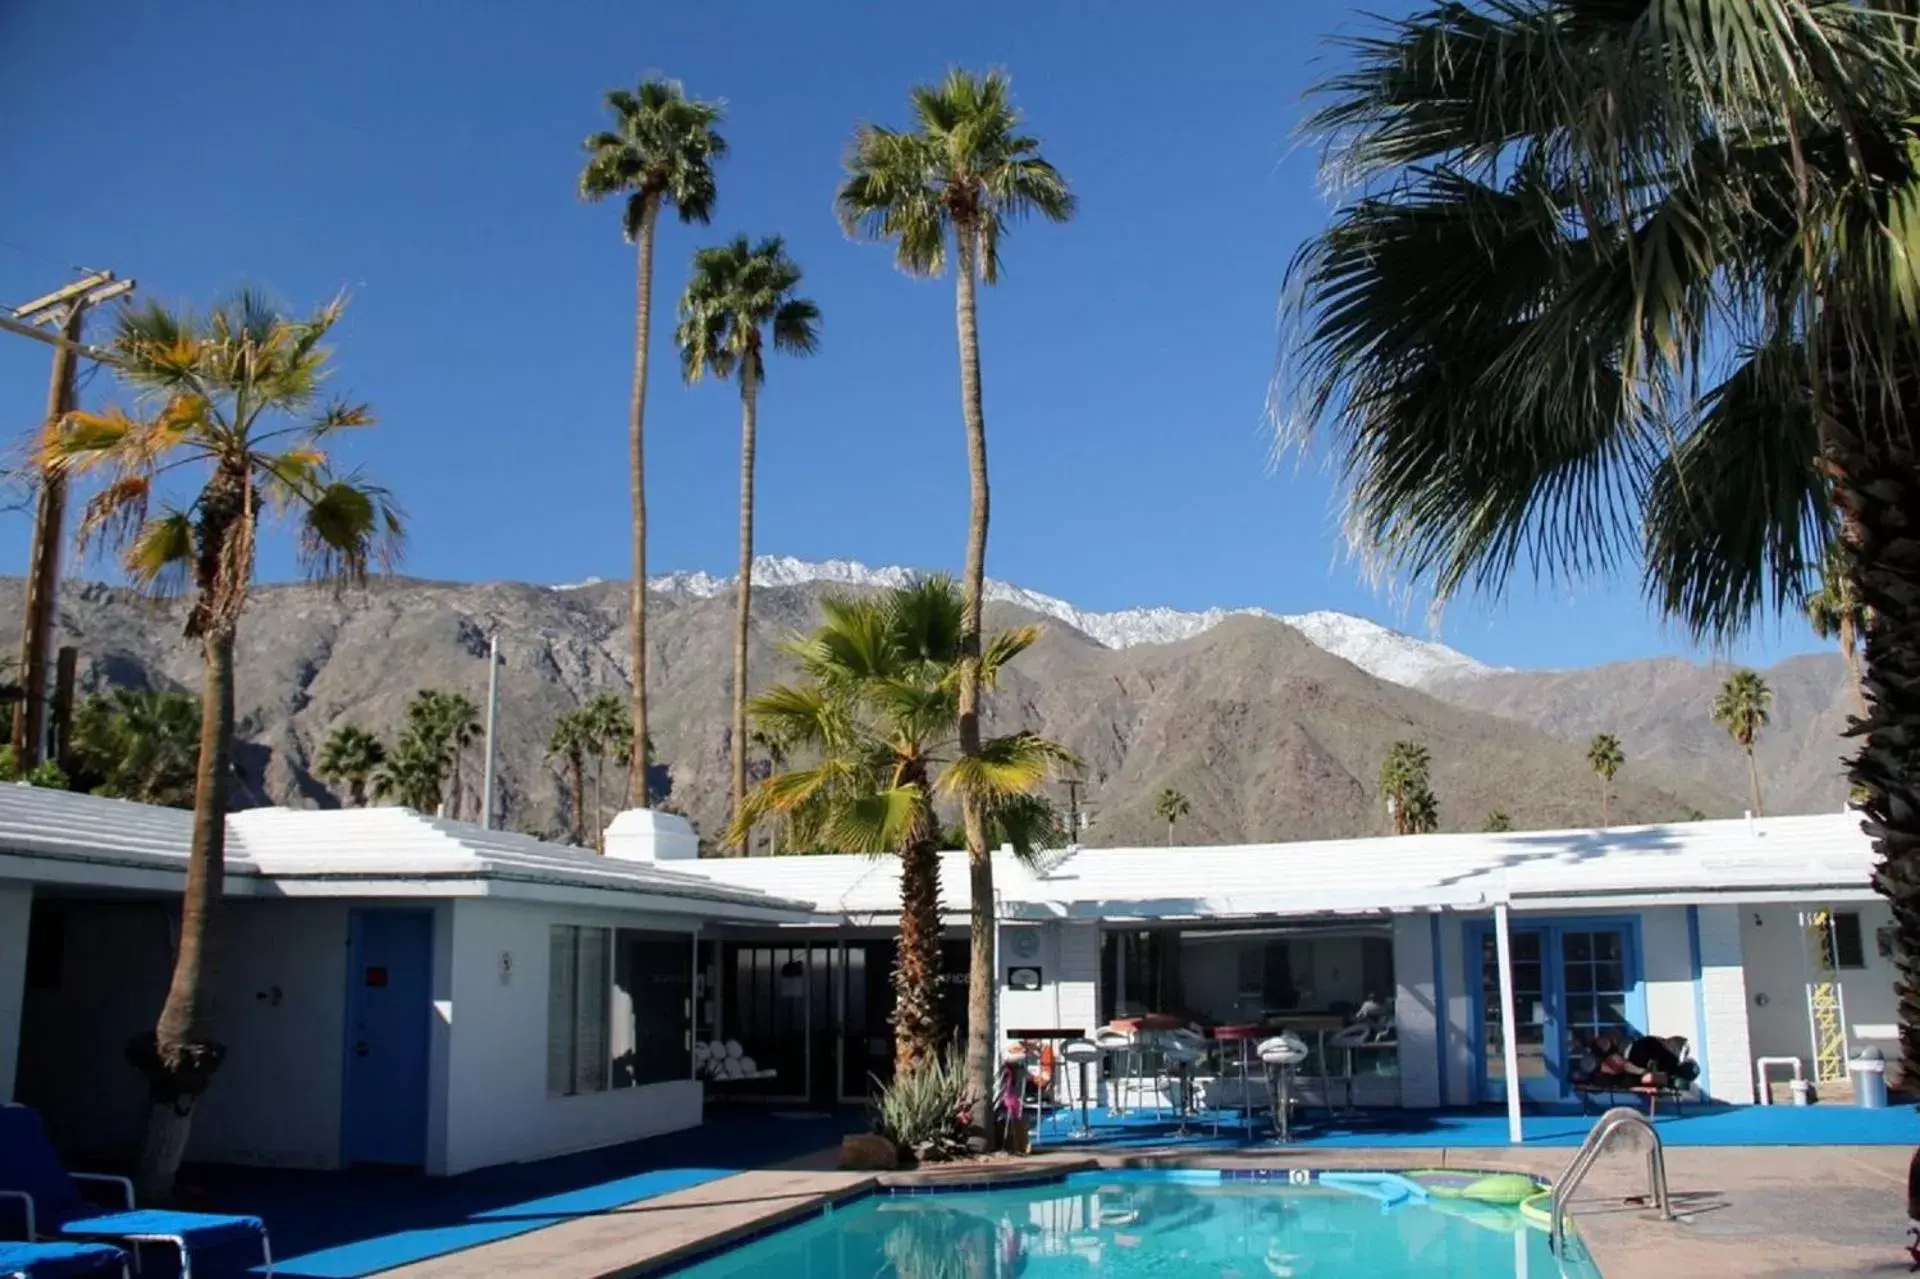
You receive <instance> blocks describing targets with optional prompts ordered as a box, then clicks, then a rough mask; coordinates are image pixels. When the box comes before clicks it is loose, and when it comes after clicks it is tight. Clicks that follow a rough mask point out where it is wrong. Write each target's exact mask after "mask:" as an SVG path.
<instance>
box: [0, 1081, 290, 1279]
mask: <svg viewBox="0 0 1920 1279" xmlns="http://www.w3.org/2000/svg"><path fill="white" fill-rule="evenodd" d="M82 1182H87V1183H92V1184H97V1185H110V1186H113V1187H115V1188H116V1189H117V1191H118V1194H117V1195H116V1197H117V1198H119V1199H120V1200H121V1205H120V1211H115V1212H103V1211H102V1210H101V1208H100V1207H99V1206H98V1205H95V1204H90V1203H88V1202H87V1200H86V1199H85V1198H84V1197H83V1196H82V1195H81V1193H80V1183H82ZM16 1222H18V1223H20V1224H24V1226H25V1228H26V1234H27V1238H28V1240H30V1241H37V1240H51V1239H53V1238H54V1237H55V1236H64V1237H65V1239H66V1240H67V1241H74V1240H90V1241H99V1240H108V1241H111V1242H114V1243H121V1244H133V1245H135V1246H136V1248H137V1247H138V1245H140V1244H147V1243H154V1244H165V1245H167V1246H168V1247H171V1248H174V1249H176V1250H177V1251H178V1252H179V1254H180V1279H192V1275H193V1254H194V1253H195V1252H204V1251H206V1250H208V1249H211V1248H219V1247H224V1246H226V1245H228V1244H240V1243H253V1244H256V1245H257V1246H258V1247H259V1249H260V1260H261V1264H262V1266H263V1268H264V1272H265V1273H266V1274H268V1275H271V1274H272V1273H273V1252H272V1250H271V1248H270V1247H269V1246H268V1244H267V1227H266V1223H264V1222H262V1221H261V1220H260V1218H258V1217H228V1216H216V1215H213V1214H210V1213H203V1212H168V1211H166V1210H164V1209H158V1208H136V1207H134V1204H133V1183H132V1182H130V1181H128V1180H127V1179H126V1178H125V1177H108V1176H102V1175H100V1174H97V1173H84V1172H83V1173H70V1172H68V1171H67V1169H66V1166H65V1165H64V1164H62V1163H61V1162H60V1156H59V1155H58V1154H57V1153H56V1152H55V1151H54V1148H53V1143H52V1142H51V1141H49V1140H48V1139H47V1130H46V1128H45V1127H43V1126H42V1125H41V1123H40V1116H39V1115H37V1114H35V1113H34V1112H33V1111H32V1110H30V1109H29V1108H27V1107H26V1106H19V1105H4V1106H0V1223H4V1224H6V1225H13V1224H15V1223H16ZM4 1273H5V1272H4V1271H0V1274H4ZM33 1273H36V1274H37V1273H38V1272H33ZM49 1273H65V1274H80V1273H85V1272H83V1271H73V1270H69V1271H63V1272H49Z"/></svg>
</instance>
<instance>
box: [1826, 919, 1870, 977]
mask: <svg viewBox="0 0 1920 1279" xmlns="http://www.w3.org/2000/svg"><path fill="white" fill-rule="evenodd" d="M1827 936H1828V939H1829V942H1830V947H1831V950H1832V954H1833V966H1834V967H1835V968H1865V967H1866V966H1867V951H1866V945H1865V942H1864V941H1863V940H1862V939H1861V936H1860V912H1859V911H1855V910H1847V911H1839V910H1837V911H1835V912H1833V914H1831V915H1829V916H1827Z"/></svg>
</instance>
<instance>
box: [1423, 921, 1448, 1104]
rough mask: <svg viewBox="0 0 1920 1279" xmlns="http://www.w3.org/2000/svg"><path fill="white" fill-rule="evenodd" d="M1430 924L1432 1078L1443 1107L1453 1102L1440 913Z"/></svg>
mask: <svg viewBox="0 0 1920 1279" xmlns="http://www.w3.org/2000/svg"><path fill="white" fill-rule="evenodd" d="M1427 922H1428V923H1429V924H1431V925H1432V928H1431V929H1430V930H1429V931H1430V933H1431V935H1432V937H1433V1042H1434V1057H1435V1060H1434V1078H1435V1080H1436V1081H1437V1082H1438V1083H1439V1086H1440V1101H1439V1104H1440V1107H1441V1108H1442V1109H1445V1108H1446V1107H1448V1106H1450V1105H1452V1104H1453V1098H1452V1096H1451V1095H1450V1094H1449V1093H1448V1091H1447V1085H1448V1083H1449V1081H1448V1079H1447V1056H1448V1054H1447V1022H1448V1020H1449V1018H1448V1016H1447V962H1446V961H1447V956H1446V953H1445V950H1444V948H1443V947H1442V946H1441V945H1440V913H1439V912H1438V911H1435V912H1434V913H1432V914H1430V915H1428V916H1427Z"/></svg>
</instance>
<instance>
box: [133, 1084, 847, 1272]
mask: <svg viewBox="0 0 1920 1279" xmlns="http://www.w3.org/2000/svg"><path fill="white" fill-rule="evenodd" d="M865 1126H866V1117H865V1114H864V1113H863V1112H860V1111H847V1112H843V1113H840V1114H832V1115H825V1114H822V1115H805V1116H785V1115H773V1114H769V1113H767V1112H764V1111H759V1112H721V1111H714V1112H709V1114H708V1119H707V1123H706V1124H705V1125H704V1126H702V1127H700V1128H697V1129H694V1130H693V1131H691V1132H682V1133H670V1134H668V1135H666V1136H661V1137H653V1138H649V1139H648V1140H645V1141H636V1142H630V1143H628V1144H626V1145H622V1146H611V1147H608V1148H606V1149H604V1150H593V1151H587V1152H585V1153H582V1154H578V1155H565V1156H562V1157H560V1158H558V1159H543V1160H541V1161H540V1162H538V1163H526V1164H508V1165H505V1166H502V1167H498V1168H483V1169H481V1170H479V1171H477V1172H471V1173H466V1174H463V1175H461V1176H458V1177H426V1176H421V1175H418V1174H404V1173H392V1174H382V1173H375V1172H359V1171H355V1172H291V1171H283V1170H273V1169H259V1168H225V1167H220V1168H191V1169H188V1170H187V1171H186V1172H185V1173H183V1174H182V1183H183V1188H184V1189H185V1190H186V1191H187V1193H189V1194H190V1195H192V1197H193V1200H194V1202H193V1203H192V1204H191V1206H193V1207H206V1208H209V1209H212V1210H219V1211H245V1212H249V1213H253V1214H255V1215H257V1216H259V1217H262V1218H264V1219H265V1220H266V1223H267V1229H268V1231H269V1232H270V1234H271V1236H272V1239H273V1251H274V1267H273V1269H274V1273H275V1274H278V1275H294V1276H302V1277H304V1279H346V1277H347V1276H354V1275H364V1274H371V1273H373V1272H375V1271H379V1270H387V1269H390V1268H392V1267H394V1266H401V1265H407V1264H409V1263H411V1262H415V1261H424V1260H426V1259H427V1258H429V1257H437V1256H440V1255H442V1254H444V1253H449V1252H458V1251H460V1250H462V1249H465V1248H472V1247H476V1246H478V1245H480V1244H484V1243H492V1242H494V1241H496V1240H499V1239H506V1238H509V1237H511V1236H513V1235H518V1234H525V1233H526V1232H528V1231H530V1230H539V1229H542V1228H543V1227H546V1226H553V1225H558V1224H560V1223H561V1222H564V1221H568V1220H571V1219H573V1218H576V1217H583V1216H591V1215H593V1214H595V1213H602V1212H607V1211H610V1210H611V1209H614V1208H617V1207H619V1206H620V1205H622V1204H628V1203H634V1202H636V1201H638V1200H642V1199H651V1198H653V1197H655V1196H656V1195H664V1194H668V1193H670V1192H672V1191H675V1190H683V1189H685V1188H686V1187H688V1186H697V1185H700V1184H701V1183H703V1182H708V1181H713V1180H715V1179H717V1178H720V1177H725V1176H729V1175H731V1174H733V1173H735V1172H739V1171H741V1170H743V1169H747V1168H766V1167H769V1166H771V1165H774V1164H779V1163H784V1162H786V1161H787V1160H789V1159H794V1158H797V1157H799V1156H801V1155H805V1154H809V1153H811V1152H813V1151H816V1150H820V1149H823V1148H825V1147H829V1146H834V1145H837V1144H838V1143H839V1141H840V1138H841V1136H842V1135H843V1134H845V1133H847V1132H853V1131H859V1130H863V1129H864V1128H865ZM183 1206H185V1205H183ZM151 1269H152V1267H149V1271H151ZM201 1273H202V1267H201V1266H200V1265H199V1264H197V1262H196V1264H195V1266H194V1274H195V1275H196V1277H197V1276H199V1275H201ZM150 1279H151V1276H150Z"/></svg>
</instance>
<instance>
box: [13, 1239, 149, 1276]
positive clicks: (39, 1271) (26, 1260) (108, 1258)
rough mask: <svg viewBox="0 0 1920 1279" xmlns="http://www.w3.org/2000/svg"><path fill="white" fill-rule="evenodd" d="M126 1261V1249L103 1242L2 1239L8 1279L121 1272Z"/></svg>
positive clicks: (124, 1267)
mask: <svg viewBox="0 0 1920 1279" xmlns="http://www.w3.org/2000/svg"><path fill="white" fill-rule="evenodd" d="M126 1265H127V1254H126V1253H124V1252H122V1251H120V1249H118V1248H115V1247H112V1246H110V1245H108V1244H103V1243H0V1275H4V1276H7V1277H8V1279H11V1277H12V1276H14V1275H27V1276H29V1277H30V1279H66V1277H67V1276H69V1275H98V1274H117V1273H121V1272H123V1271H124V1270H125V1269H126Z"/></svg>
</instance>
